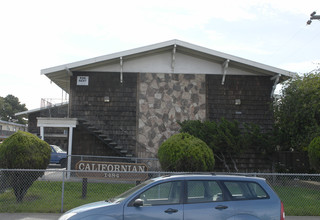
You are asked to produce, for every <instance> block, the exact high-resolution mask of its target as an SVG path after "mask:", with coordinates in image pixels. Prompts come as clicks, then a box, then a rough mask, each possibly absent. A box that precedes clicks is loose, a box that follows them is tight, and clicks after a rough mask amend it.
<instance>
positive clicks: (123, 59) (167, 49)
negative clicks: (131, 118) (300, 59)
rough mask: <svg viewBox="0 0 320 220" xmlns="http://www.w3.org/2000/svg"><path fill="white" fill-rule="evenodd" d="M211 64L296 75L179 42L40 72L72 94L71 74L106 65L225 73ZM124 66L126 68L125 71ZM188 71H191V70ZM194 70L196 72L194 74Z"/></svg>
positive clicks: (138, 69) (118, 68)
mask: <svg viewBox="0 0 320 220" xmlns="http://www.w3.org/2000/svg"><path fill="white" fill-rule="evenodd" d="M149 57H153V58H149ZM179 57H180V58H181V59H180V60H183V59H184V60H185V63H184V64H187V63H188V61H190V59H193V60H195V61H196V63H198V66H197V65H187V67H186V65H184V64H180V66H179V62H180V61H179V59H178V58H179ZM190 57H192V58H190ZM159 60H161V61H159ZM139 62H142V64H140V65H139V64H138V63H139ZM126 63H128V65H126ZM209 63H210V64H209ZM211 63H214V64H215V65H217V64H218V65H219V67H220V69H224V68H225V66H226V63H227V66H228V67H230V68H234V69H239V70H240V72H242V73H259V74H261V75H269V76H271V77H273V76H281V78H280V81H282V80H285V79H288V78H289V77H293V76H295V75H296V74H295V73H292V72H289V71H286V70H282V69H279V68H276V67H272V66H268V65H265V64H262V63H258V62H254V61H251V60H247V59H243V58H240V57H237V56H232V55H229V54H226V53H222V52H219V51H215V50H211V49H208V48H205V47H201V46H197V45H194V44H190V43H187V42H184V41H180V40H170V41H166V42H162V43H158V44H153V45H149V46H144V47H139V48H136V49H131V50H126V51H122V52H118V53H113V54H109V55H104V56H99V57H95V58H91V59H86V60H82V61H78V62H73V63H69V64H65V65H60V66H56V67H52V68H47V69H43V70H41V74H44V75H46V76H47V77H48V78H49V79H50V80H51V81H53V82H54V83H56V84H57V85H58V86H59V87H61V88H62V89H63V90H65V91H66V92H69V83H70V76H71V75H72V71H103V70H105V68H104V67H105V66H110V68H109V69H110V71H117V72H120V71H123V72H153V73H157V72H161V73H199V74H223V72H224V71H217V68H215V70H213V69H214V68H212V70H211V69H210V67H211V66H210V65H211ZM203 64H206V68H201V65H203ZM174 65H177V68H176V70H175V69H174ZM123 67H126V69H125V68H123ZM192 67H193V69H192ZM199 67H200V68H199ZM187 68H190V70H188V69H187ZM195 70H196V72H194V71H195ZM240 74H241V73H240Z"/></svg>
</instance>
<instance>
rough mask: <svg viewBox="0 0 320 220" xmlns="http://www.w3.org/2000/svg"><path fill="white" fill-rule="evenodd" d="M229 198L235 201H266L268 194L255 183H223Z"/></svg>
mask: <svg viewBox="0 0 320 220" xmlns="http://www.w3.org/2000/svg"><path fill="white" fill-rule="evenodd" d="M224 184H225V186H226V187H227V189H228V190H229V192H230V194H231V196H232V198H233V199H235V200H240V199H267V198H269V196H268V194H267V193H266V191H264V189H263V188H262V187H261V186H260V185H259V184H258V183H255V182H231V181H228V182H224Z"/></svg>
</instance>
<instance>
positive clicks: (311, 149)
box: [308, 136, 320, 171]
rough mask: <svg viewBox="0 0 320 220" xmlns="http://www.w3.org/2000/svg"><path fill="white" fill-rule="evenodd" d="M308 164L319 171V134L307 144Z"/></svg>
mask: <svg viewBox="0 0 320 220" xmlns="http://www.w3.org/2000/svg"><path fill="white" fill-rule="evenodd" d="M308 156H309V162H310V166H311V167H312V168H314V169H315V170H317V171H320V136H318V137H315V138H314V139H313V140H312V141H311V143H310V144H309V146H308Z"/></svg>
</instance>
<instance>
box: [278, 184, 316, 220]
mask: <svg viewBox="0 0 320 220" xmlns="http://www.w3.org/2000/svg"><path fill="white" fill-rule="evenodd" d="M273 188H274V190H275V191H276V192H277V194H278V196H279V197H280V199H281V201H282V202H283V205H284V209H285V212H286V215H300V216H308V215H310V216H320V209H319V207H320V190H319V189H311V188H305V187H297V186H274V187H273Z"/></svg>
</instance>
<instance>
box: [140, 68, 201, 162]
mask: <svg viewBox="0 0 320 220" xmlns="http://www.w3.org/2000/svg"><path fill="white" fill-rule="evenodd" d="M138 102H139V103H138V105H139V118H138V119H139V122H138V143H139V144H140V145H143V147H141V148H140V149H141V150H140V152H139V156H141V157H153V156H155V155H156V154H157V151H158V148H159V146H160V145H161V143H162V142H163V141H165V140H166V139H168V138H169V137H170V136H172V135H173V134H175V133H177V132H178V130H179V128H180V126H179V124H178V122H179V121H184V120H204V119H205V118H206V83H205V75H200V74H199V75H197V74H156V73H141V74H140V82H139V88H138Z"/></svg>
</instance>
